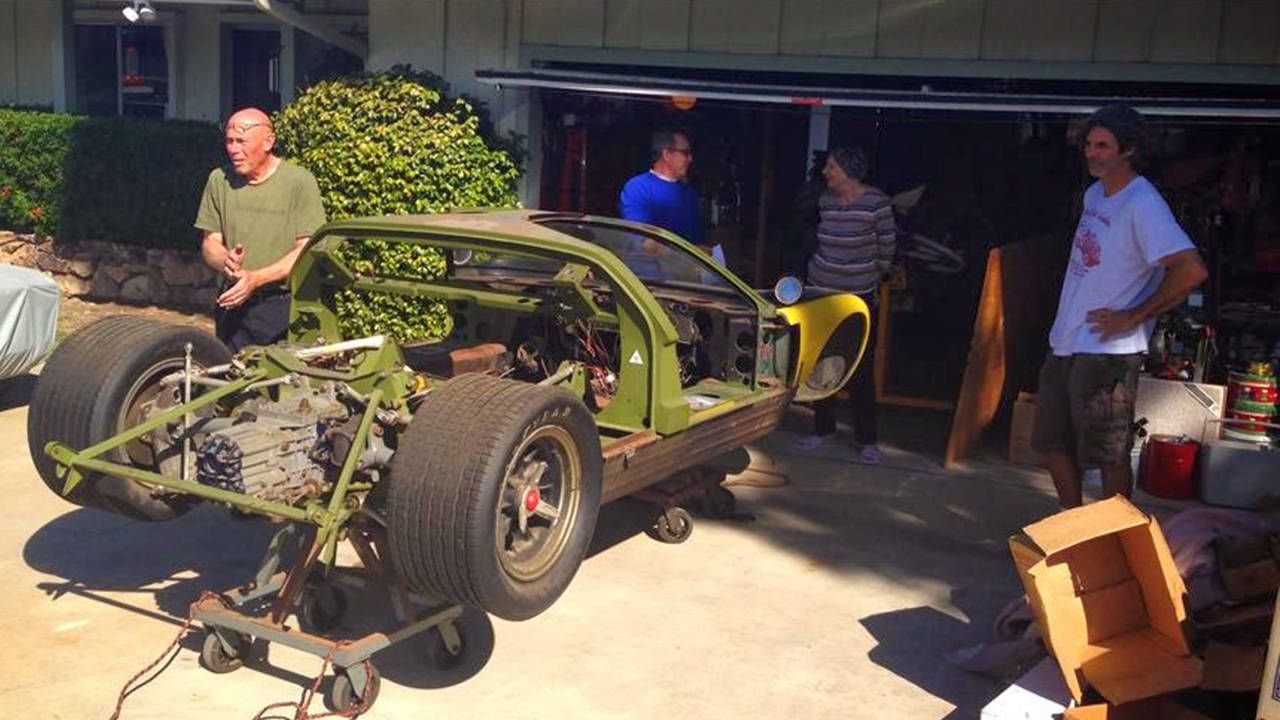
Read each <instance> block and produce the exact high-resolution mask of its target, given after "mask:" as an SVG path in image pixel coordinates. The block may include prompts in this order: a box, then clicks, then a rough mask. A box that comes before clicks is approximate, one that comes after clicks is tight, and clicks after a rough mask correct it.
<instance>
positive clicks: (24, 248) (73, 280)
mask: <svg viewBox="0 0 1280 720" xmlns="http://www.w3.org/2000/svg"><path fill="white" fill-rule="evenodd" d="M0 262H2V263H8V264H10V265H22V266H24V267H31V268H38V269H40V270H43V271H44V272H45V273H46V274H48V275H50V276H52V277H53V279H54V280H56V281H57V282H58V286H59V287H60V288H62V294H63V295H64V296H68V297H81V298H85V299H87V300H101V301H111V302H126V303H140V304H146V305H164V306H168V307H183V308H191V309H197V310H204V311H207V310H209V309H210V308H212V307H213V306H214V301H215V300H216V299H217V297H218V290H217V282H218V277H217V274H216V273H214V271H213V270H211V269H210V268H209V267H208V266H207V265H205V264H204V260H203V258H201V256H200V253H199V252H198V251H193V252H180V251H178V250H171V249H165V250H158V249H154V248H143V247H137V246H134V245H122V244H118V243H108V242H92V241H89V242H78V243H62V242H57V241H55V240H54V239H53V238H49V237H43V236H37V235H24V234H18V233H13V232H9V231H6V230H0Z"/></svg>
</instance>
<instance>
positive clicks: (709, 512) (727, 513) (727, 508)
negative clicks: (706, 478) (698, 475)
mask: <svg viewBox="0 0 1280 720" xmlns="http://www.w3.org/2000/svg"><path fill="white" fill-rule="evenodd" d="M737 508H738V498H736V497H734V495H733V493H732V492H730V491H729V489H728V488H726V487H723V486H720V485H716V486H715V487H712V488H708V489H707V494H706V495H704V496H703V498H702V501H701V503H700V504H699V509H700V510H702V514H703V515H706V516H707V517H709V518H727V517H733V513H734V511H735V510H737Z"/></svg>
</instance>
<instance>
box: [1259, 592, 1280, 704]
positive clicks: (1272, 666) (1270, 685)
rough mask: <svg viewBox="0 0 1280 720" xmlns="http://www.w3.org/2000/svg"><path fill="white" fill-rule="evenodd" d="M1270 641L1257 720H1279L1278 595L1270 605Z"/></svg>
mask: <svg viewBox="0 0 1280 720" xmlns="http://www.w3.org/2000/svg"><path fill="white" fill-rule="evenodd" d="M1271 607H1272V613H1273V615H1272V619H1271V641H1270V642H1268V643H1267V660H1266V663H1265V665H1264V666H1263V670H1262V679H1261V684H1262V686H1261V687H1260V688H1259V689H1258V709H1257V711H1256V713H1255V715H1256V716H1257V718H1258V720H1280V612H1278V611H1280V594H1277V595H1276V599H1275V601H1273V602H1272V604H1271Z"/></svg>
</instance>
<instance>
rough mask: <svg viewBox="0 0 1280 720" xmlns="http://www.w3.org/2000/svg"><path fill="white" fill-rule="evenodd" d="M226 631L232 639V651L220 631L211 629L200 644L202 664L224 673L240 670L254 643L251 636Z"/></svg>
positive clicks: (211, 669)
mask: <svg viewBox="0 0 1280 720" xmlns="http://www.w3.org/2000/svg"><path fill="white" fill-rule="evenodd" d="M224 632H226V634H227V638H228V639H230V640H231V641H232V642H231V645H232V647H233V650H232V651H231V652H228V651H227V648H226V646H225V645H223V643H222V639H221V638H220V637H218V633H216V632H214V631H213V630H209V631H206V632H205V634H204V644H203V645H201V646H200V664H201V665H203V666H204V668H205V670H208V671H209V672H215V673H218V674H222V673H229V672H231V671H232V670H238V669H239V668H240V666H241V665H244V659H245V657H247V656H248V654H249V646H250V645H251V644H252V640H251V639H250V638H249V636H247V635H241V634H240V633H237V632H232V631H230V630H227V631H224Z"/></svg>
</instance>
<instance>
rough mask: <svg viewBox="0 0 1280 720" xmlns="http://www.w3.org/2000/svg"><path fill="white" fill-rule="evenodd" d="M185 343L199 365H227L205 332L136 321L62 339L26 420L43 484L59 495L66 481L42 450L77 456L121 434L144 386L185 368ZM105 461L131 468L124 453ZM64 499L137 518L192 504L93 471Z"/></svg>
mask: <svg viewBox="0 0 1280 720" xmlns="http://www.w3.org/2000/svg"><path fill="white" fill-rule="evenodd" d="M188 342H189V343H191V345H192V356H193V358H194V361H195V362H197V363H199V364H200V365H202V366H205V367H210V366H213V365H220V364H223V363H226V362H228V361H229V360H230V359H231V353H230V352H229V351H228V350H227V348H226V346H224V345H223V344H222V343H221V342H219V341H218V340H217V339H216V338H214V337H213V336H212V335H210V334H208V333H206V332H204V331H202V330H199V329H196V328H193V327H182V326H179V325H170V324H167V323H162V322H158V321H155V320H150V319H147V318H141V317H137V316H133V315H113V316H111V317H107V318H104V319H102V320H99V321H98V322H95V323H93V324H92V325H88V326H86V327H84V328H82V329H80V330H79V331H77V332H75V333H73V334H72V335H70V336H69V337H67V338H66V339H65V340H63V341H62V343H61V344H60V345H58V347H57V348H56V349H55V350H54V351H53V354H52V355H50V356H49V360H48V361H47V362H46V363H45V366H44V370H43V371H42V372H41V373H40V377H39V379H38V380H37V381H36V387H35V390H34V392H33V393H32V396H31V404H30V410H29V412H28V415H27V443H28V446H29V448H30V450H31V457H32V460H33V461H34V463H35V466H36V470H37V471H38V472H39V473H40V478H41V479H42V480H44V483H45V485H48V486H49V488H50V489H51V490H53V491H54V492H56V493H58V494H59V495H61V494H62V487H63V484H64V483H63V480H62V478H59V477H57V476H56V475H55V473H54V470H55V468H56V465H55V463H54V462H53V460H52V459H51V458H49V457H48V456H47V455H45V453H44V446H45V444H46V443H49V442H51V441H54V440H57V441H59V442H62V443H65V444H67V445H69V446H70V447H72V448H75V449H77V450H82V449H84V448H87V447H89V446H90V445H93V444H94V443H97V442H101V441H102V440H105V439H107V438H109V437H111V436H112V435H115V434H117V433H119V432H120V431H121V430H123V429H125V427H124V426H125V422H124V413H125V412H126V411H127V410H128V408H129V405H130V403H131V402H132V401H133V400H134V399H136V398H137V397H138V396H139V395H140V394H141V393H142V392H144V391H145V390H146V385H147V383H148V382H150V381H154V380H156V379H158V378H159V376H161V375H163V374H165V373H168V372H171V371H172V370H173V369H180V368H181V367H182V362H183V355H184V349H183V348H184V346H185V345H186V343H188ZM139 384H141V386H139ZM103 457H104V459H107V460H111V461H114V462H121V463H129V462H131V461H130V459H129V457H128V455H127V454H126V452H125V449H124V448H117V449H116V450H115V451H113V452H111V453H107V454H106V455H104V456H103ZM147 469H150V470H154V469H155V468H154V467H148V468H147ZM67 500H69V501H71V502H72V503H75V504H76V505H81V506H84V507H93V508H98V509H101V510H107V511H109V512H114V513H118V514H120V515H125V516H127V517H130V518H133V519H136V520H168V519H170V518H173V517H177V516H178V515H181V514H182V513H184V512H186V511H187V510H188V509H190V508H191V506H192V505H193V500H192V498H189V497H187V496H181V495H175V494H169V493H165V494H153V493H152V492H151V490H150V489H149V488H147V487H146V486H143V485H141V484H139V483H136V482H134V481H132V480H125V479H122V478H115V477H109V476H105V475H99V474H96V473H89V474H86V476H85V477H84V479H83V480H81V481H80V484H79V485H78V486H76V488H75V489H74V490H72V492H71V494H70V495H69V496H67Z"/></svg>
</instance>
